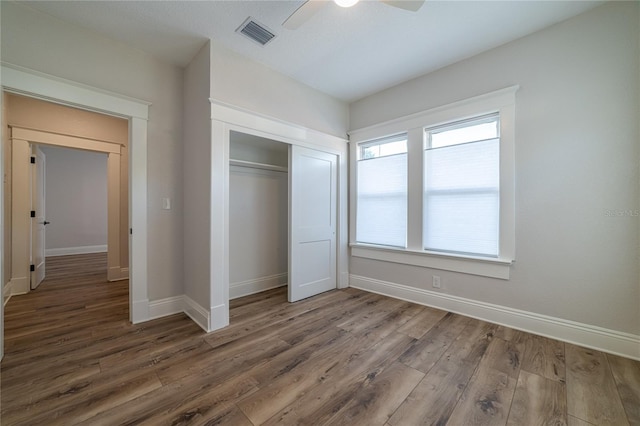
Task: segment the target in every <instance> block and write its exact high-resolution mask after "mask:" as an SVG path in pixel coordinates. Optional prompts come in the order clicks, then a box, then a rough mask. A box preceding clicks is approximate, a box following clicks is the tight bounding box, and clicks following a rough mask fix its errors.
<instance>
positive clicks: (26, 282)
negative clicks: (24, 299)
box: [3, 276, 31, 296]
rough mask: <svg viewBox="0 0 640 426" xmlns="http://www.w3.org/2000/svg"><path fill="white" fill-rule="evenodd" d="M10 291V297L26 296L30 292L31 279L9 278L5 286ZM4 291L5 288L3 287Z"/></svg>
mask: <svg viewBox="0 0 640 426" xmlns="http://www.w3.org/2000/svg"><path fill="white" fill-rule="evenodd" d="M7 285H8V286H9V289H10V291H11V296H17V295H19V294H27V293H29V292H30V291H31V277H30V276H29V277H19V278H11V281H9V283H8V284H7ZM5 291H6V286H5ZM3 294H4V292H3Z"/></svg>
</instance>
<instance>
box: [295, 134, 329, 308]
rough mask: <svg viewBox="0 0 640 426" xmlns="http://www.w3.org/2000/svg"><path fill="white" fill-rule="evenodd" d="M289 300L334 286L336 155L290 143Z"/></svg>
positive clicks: (311, 294)
mask: <svg viewBox="0 0 640 426" xmlns="http://www.w3.org/2000/svg"><path fill="white" fill-rule="evenodd" d="M289 179H290V180H289V182H290V183H289V184H290V188H291V191H290V197H291V198H290V201H289V226H290V232H289V301H290V302H295V301H298V300H301V299H305V298H307V297H310V296H314V295H316V294H319V293H322V292H324V291H328V290H332V289H334V288H336V217H337V216H336V201H337V197H336V194H337V188H338V187H337V156H336V155H334V154H329V153H326V152H321V151H316V150H313V149H308V148H302V147H299V146H292V147H291V156H290V167H289Z"/></svg>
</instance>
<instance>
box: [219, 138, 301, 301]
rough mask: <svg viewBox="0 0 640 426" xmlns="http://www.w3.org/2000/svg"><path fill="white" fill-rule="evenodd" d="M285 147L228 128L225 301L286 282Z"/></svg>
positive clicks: (287, 195) (287, 174)
mask: <svg viewBox="0 0 640 426" xmlns="http://www.w3.org/2000/svg"><path fill="white" fill-rule="evenodd" d="M289 151H290V145H289V144H287V143H284V142H279V141H275V140H272V139H267V138H264V137H260V136H255V135H251V134H246V133H241V132H236V131H230V134H229V299H230V300H233V299H237V298H239V297H244V296H249V295H252V294H257V293H261V292H265V291H267V290H272V289H276V288H279V287H285V286H287V283H288V270H289V265H288V262H289V259H288V257H289V254H288V253H289V155H290V154H289ZM277 294H278V295H280V296H281V297H283V298H286V294H287V291H286V289H283V291H281V292H277Z"/></svg>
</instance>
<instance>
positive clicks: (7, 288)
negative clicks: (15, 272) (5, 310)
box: [2, 281, 13, 306]
mask: <svg viewBox="0 0 640 426" xmlns="http://www.w3.org/2000/svg"><path fill="white" fill-rule="evenodd" d="M12 288H13V282H11V281H9V282H8V283H6V284H5V285H4V288H3V289H2V303H3V306H6V305H7V302H8V301H9V299H11V296H12V295H13V294H12V292H11V290H12Z"/></svg>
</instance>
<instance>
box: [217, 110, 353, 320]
mask: <svg viewBox="0 0 640 426" xmlns="http://www.w3.org/2000/svg"><path fill="white" fill-rule="evenodd" d="M210 102H211V144H212V146H211V221H210V223H211V235H210V241H211V244H210V247H211V252H210V256H211V258H210V268H211V269H210V271H211V292H210V297H211V300H210V305H209V306H211V311H210V313H209V321H210V323H209V324H208V326H209V327H208V331H213V330H217V329H219V328H222V327H226V326H227V325H229V135H230V133H231V131H232V130H233V131H236V132H240V133H247V134H250V135H254V136H259V137H264V138H268V139H272V140H276V141H279V142H284V143H288V144H290V145H298V146H303V147H306V148H312V149H316V150H319V151H324V152H329V153H332V154H335V155H337V156H338V203H337V204H338V205H337V210H338V213H337V218H338V223H337V224H338V226H337V232H338V235H337V239H336V241H337V246H338V247H337V275H338V276H337V277H336V278H337V283H338V288H346V287H348V286H349V281H348V279H349V278H348V228H347V224H348V220H347V182H348V175H347V170H348V169H347V165H348V161H347V153H348V144H347V140H346V139H343V138H339V137H337V136H332V135H328V134H326V133H322V132H319V131H315V130H311V129H308V128H305V127H302V126H299V125H295V124H291V123H288V122H286V121H282V120H279V119H276V118H273V117H268V116H265V115H262V114H258V113H255V112H252V111H248V110H245V109H242V108H238V107H235V106H232V105H229V104H226V103H223V102H218V101H216V100H214V99H210Z"/></svg>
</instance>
